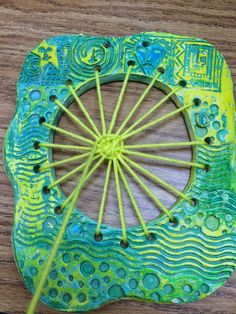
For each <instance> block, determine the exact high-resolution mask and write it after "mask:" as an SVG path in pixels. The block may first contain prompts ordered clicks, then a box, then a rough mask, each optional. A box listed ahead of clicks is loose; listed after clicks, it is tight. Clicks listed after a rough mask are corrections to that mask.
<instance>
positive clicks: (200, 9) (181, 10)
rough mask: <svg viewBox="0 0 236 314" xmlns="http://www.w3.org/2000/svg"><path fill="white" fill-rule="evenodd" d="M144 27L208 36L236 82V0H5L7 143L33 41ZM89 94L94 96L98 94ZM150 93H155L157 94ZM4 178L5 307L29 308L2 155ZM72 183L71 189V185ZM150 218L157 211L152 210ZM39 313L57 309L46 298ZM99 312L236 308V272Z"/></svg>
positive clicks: (0, 231) (1, 62)
mask: <svg viewBox="0 0 236 314" xmlns="http://www.w3.org/2000/svg"><path fill="white" fill-rule="evenodd" d="M143 31H163V32H170V33H178V34H182V35H189V36H196V37H200V38H204V39H206V40H208V41H209V42H211V43H213V44H214V45H215V46H216V47H217V48H218V49H219V50H220V51H221V52H222V53H223V55H224V57H225V58H226V61H227V62H228V64H229V67H230V70H231V73H232V77H233V80H234V82H235V81H236V1H235V0H233V1H223V0H220V1H219V0H215V1H211V0H205V1H188V0H173V1H151V0H141V1H135V0H129V1H122V0H117V1H111V0H110V1H109V0H101V1H96V0H87V1H84V0H80V1H76V0H70V1H65V0H49V1H47V0H38V1H33V0H15V1H13V0H0V81H1V87H0V141H1V146H2V141H3V138H4V135H5V132H6V130H7V127H8V125H9V122H10V120H11V118H12V115H13V113H14V111H15V97H16V80H17V76H18V73H19V70H20V67H21V64H22V62H23V60H24V57H25V55H26V53H27V52H28V51H29V50H31V49H32V47H33V46H35V45H36V44H37V43H39V42H40V41H41V40H42V39H44V38H48V37H51V36H55V35H59V34H63V33H64V34H66V33H67V34H70V33H87V34H92V35H98V34H99V35H117V36H118V35H126V34H133V33H138V32H143ZM118 88H119V86H118V85H117V83H115V84H113V85H111V86H108V87H106V88H105V92H106V93H107V94H108V96H107V97H108V98H109V97H110V98H111V99H112V93H114V92H115V91H117V90H118ZM136 92H138V87H136V86H135V85H133V86H132V85H131V89H130V91H129V99H130V101H131V102H132V99H134V98H135V95H136ZM109 95H110V96H109ZM87 97H88V102H91V103H92V102H93V96H89V95H88V96H87ZM150 97H151V98H153V99H154V98H155V95H152V96H150ZM151 98H150V101H151ZM179 122H180V120H178V119H177V120H175V121H174V122H173V123H174V124H173V125H172V131H175V130H176V131H177V130H178V131H179V133H178V134H179V138H185V137H186V131H185V130H184V129H183V130H182V129H181V128H180V127H179ZM62 123H63V121H62ZM64 123H66V122H64ZM173 133H175V132H173ZM186 156H187V157H186ZM186 156H185V157H186V158H188V157H189V151H186ZM166 171H172V178H173V171H174V170H173V168H172V169H171V170H166ZM166 176H167V177H168V173H167V174H166ZM186 176H188V173H183V174H182V178H183V180H184V179H186ZM0 182H1V185H0V187H1V190H0V313H12V314H13V313H14V314H17V313H25V309H26V306H27V303H28V302H29V300H30V298H31V296H30V294H29V292H28V291H27V290H26V288H25V287H24V285H23V284H22V281H21V279H20V277H19V274H18V272H17V269H16V266H15V262H14V258H13V254H12V246H11V228H12V222H13V204H14V202H13V192H12V188H11V186H10V183H9V180H8V179H7V177H6V175H5V173H4V169H3V161H2V159H1V161H0ZM175 183H176V182H175ZM182 183H183V182H182ZM185 183H186V182H184V184H185ZM178 184H179V185H181V182H179V183H178V182H177V185H178ZM179 187H180V188H183V187H181V186H179ZM65 189H70V186H67V187H65ZM95 192H96V191H95ZM163 197H164V196H163ZM88 214H91V213H88ZM146 218H152V217H148V215H147V217H146ZM116 219H118V218H117V217H116V215H115V214H114V215H113V218H112V219H111V220H110V221H108V222H110V223H113V224H116V223H117V221H116ZM129 223H130V224H133V223H134V221H132V217H129ZM37 313H40V314H49V313H56V312H55V311H52V310H50V309H48V308H47V307H46V306H44V305H42V304H40V306H39V307H38V311H37ZM93 313H97V314H98V313H103V314H108V313H113V314H118V313H124V314H125V313H127V314H131V313H136V314H141V313H142V314H149V313H154V314H156V313H171V314H172V313H186V314H187V313H204V314H205V313H236V273H235V274H234V275H233V276H232V277H231V278H230V279H229V280H228V281H227V283H226V284H225V286H224V287H222V288H220V289H219V290H218V291H216V292H215V293H214V294H213V295H212V296H210V297H208V298H207V299H205V300H203V301H199V302H197V303H192V304H182V305H160V304H149V303H141V302H134V301H122V302H116V303H113V304H109V305H105V306H103V307H102V308H101V309H99V310H97V311H94V312H93Z"/></svg>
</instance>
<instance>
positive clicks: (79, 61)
mask: <svg viewBox="0 0 236 314" xmlns="http://www.w3.org/2000/svg"><path fill="white" fill-rule="evenodd" d="M119 54H120V49H119V45H118V43H117V41H116V42H115V41H114V40H112V39H109V41H106V40H105V39H104V38H102V37H101V38H96V37H91V38H86V37H83V38H81V37H79V38H78V39H77V40H76V41H75V43H74V45H73V47H72V54H71V59H70V63H71V72H72V74H71V76H72V77H75V78H78V77H94V68H95V67H96V66H99V67H101V71H102V72H103V73H105V72H108V71H112V70H113V69H114V68H115V67H117V66H118V65H119V63H120V58H119Z"/></svg>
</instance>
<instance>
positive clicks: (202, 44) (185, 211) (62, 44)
mask: <svg viewBox="0 0 236 314" xmlns="http://www.w3.org/2000/svg"><path fill="white" fill-rule="evenodd" d="M143 42H148V45H147V44H143ZM107 43H108V44H107ZM129 60H133V61H135V65H134V66H133V68H132V73H131V79H132V80H135V81H140V82H145V83H148V82H150V80H151V79H152V77H153V76H155V74H156V70H157V68H158V67H163V68H165V69H166V71H165V73H164V74H163V75H161V76H160V78H159V79H158V81H157V84H156V86H157V87H160V88H161V89H163V90H164V91H166V92H167V91H169V90H170V89H173V88H175V87H177V86H178V84H179V81H180V80H186V81H187V86H186V87H185V88H182V89H180V90H179V91H177V92H176V94H175V96H174V100H175V102H176V104H177V106H182V105H183V104H188V103H189V104H192V106H191V107H189V108H187V109H186V111H185V113H184V116H185V120H186V123H187V126H188V130H189V132H190V135H191V138H192V140H204V138H208V137H209V138H211V139H212V140H213V143H212V144H210V145H207V144H206V145H198V146H197V147H196V149H195V151H194V161H195V162H198V163H203V164H207V165H209V166H210V171H208V172H207V171H205V170H204V169H196V168H193V170H192V175H191V180H190V182H189V184H188V186H187V188H186V190H185V194H186V195H187V196H189V197H190V198H194V199H196V200H197V202H196V204H195V205H194V204H193V205H189V203H187V202H186V201H185V200H184V199H182V198H179V199H178V201H177V202H176V204H175V205H174V206H173V207H172V208H171V214H172V215H173V216H174V217H175V219H176V222H177V223H175V224H170V223H169V218H168V216H167V215H164V214H163V215H161V216H160V217H158V218H156V219H155V220H153V221H150V222H148V223H147V226H148V230H149V231H150V232H152V233H153V234H154V236H155V237H154V239H153V241H150V240H148V239H146V237H145V235H144V233H143V230H142V228H141V226H137V227H132V228H129V229H128V232H127V236H128V239H129V247H128V248H126V249H124V248H122V247H121V246H120V239H121V230H119V229H115V228H111V227H108V226H106V225H102V229H101V231H102V234H103V239H102V241H100V242H97V241H95V239H94V233H95V231H96V226H97V223H96V222H95V221H93V220H91V219H90V218H88V217H87V216H85V215H84V214H83V209H81V211H80V210H74V212H73V215H72V217H71V221H70V223H69V224H68V226H67V228H66V233H65V235H64V240H63V242H62V243H61V245H60V249H59V251H58V254H57V256H56V258H55V260H54V263H53V265H52V269H51V271H50V274H49V276H48V279H47V282H46V284H45V287H44V290H43V294H42V296H41V301H42V302H43V303H45V304H47V305H49V306H51V307H53V308H55V309H58V310H63V311H71V312H73V311H88V310H91V309H94V308H97V307H99V306H101V305H102V304H104V303H107V302H111V301H114V300H117V299H123V298H130V299H140V300H147V301H152V302H172V303H182V302H192V301H196V300H199V299H202V298H204V297H206V296H207V295H209V294H211V293H212V292H214V291H215V290H216V289H217V288H219V287H220V286H222V285H223V284H224V283H225V281H226V280H227V279H228V278H229V276H230V275H231V274H232V272H233V270H234V269H235V267H236V195H235V193H236V190H235V189H236V184H235V182H236V180H235V178H236V177H235V176H236V175H235V130H234V111H235V108H234V101H233V93H232V81H231V77H230V73H229V70H228V67H227V64H226V62H225V60H224V58H223V57H222V55H221V54H220V53H219V52H218V51H217V50H216V49H215V48H214V47H213V46H212V45H210V44H209V43H208V42H206V41H204V40H201V39H196V38H191V37H184V36H178V35H171V34H165V33H143V34H138V35H133V36H129V37H118V38H113V37H112V38H104V37H90V36H84V35H64V36H59V37H54V38H50V39H47V40H43V41H42V42H41V44H40V45H38V46H37V47H35V48H34V49H33V50H32V51H31V52H30V53H29V54H28V55H27V57H26V59H25V62H24V64H23V67H22V70H21V73H20V77H19V81H18V84H17V109H16V113H15V115H14V118H13V120H12V122H11V124H10V127H9V129H8V132H7V135H6V138H5V145H4V157H5V166H6V171H7V173H8V175H9V177H10V179H11V182H12V185H13V187H14V193H15V216H14V227H13V245H14V252H15V257H16V262H17V266H18V268H19V271H20V274H21V276H22V278H23V280H24V282H25V284H26V286H27V288H28V289H29V290H30V291H31V292H32V293H34V291H35V287H36V285H37V282H38V280H39V277H40V273H41V272H42V271H43V267H44V263H45V260H46V259H47V255H48V254H49V252H50V248H51V246H52V244H53V241H54V239H55V237H56V235H57V233H58V230H59V228H60V225H61V223H62V219H63V214H62V215H57V214H55V212H54V209H55V207H57V206H59V205H61V204H62V203H63V201H64V200H65V198H66V197H65V195H64V194H63V192H62V191H61V189H60V186H56V187H54V188H53V189H51V191H50V193H49V194H44V193H43V187H44V186H48V185H50V184H51V183H52V182H53V181H55V180H56V178H55V172H54V170H53V169H48V170H47V171H44V172H39V173H35V171H34V166H35V165H41V166H42V165H44V164H47V163H48V162H50V161H51V160H52V152H51V150H50V149H48V148H43V147H41V148H40V149H35V147H34V143H35V142H50V141H51V142H52V141H53V134H52V132H51V131H50V130H49V129H48V128H46V127H45V126H43V125H41V124H40V123H39V119H40V118H41V117H44V118H45V119H46V121H47V122H48V123H51V124H55V125H56V124H57V122H58V119H59V116H60V112H59V111H60V110H59V108H58V106H56V105H55V103H53V102H52V101H50V100H49V97H50V95H56V96H57V97H58V99H60V101H61V102H62V103H64V104H66V105H69V104H70V102H71V100H72V97H71V95H70V93H69V91H68V88H67V85H66V81H67V80H68V79H70V80H72V81H73V84H74V86H76V90H77V93H78V94H81V93H84V92H85V91H87V90H88V89H89V88H92V87H94V86H95V79H94V67H95V66H97V65H99V66H100V67H101V72H100V75H101V80H102V83H107V82H111V81H116V80H123V79H124V77H125V73H126V72H127V67H128V66H127V62H128V61H129ZM196 98H198V99H200V104H199V105H196V103H194V99H196ZM111 141H113V142H114V139H113V138H112V139H111ZM100 144H101V143H100ZM104 147H105V146H104V143H102V144H101V145H100V148H99V149H100V150H101V154H105V155H106V154H107V150H106V149H105V148H104ZM118 148H119V147H118ZM113 153H114V152H113ZM115 153H119V151H115ZM108 155H109V153H108Z"/></svg>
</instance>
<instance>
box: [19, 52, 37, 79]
mask: <svg viewBox="0 0 236 314" xmlns="http://www.w3.org/2000/svg"><path fill="white" fill-rule="evenodd" d="M40 74H41V68H40V57H39V56H37V55H35V54H34V53H30V54H29V55H28V56H27V58H26V60H25V64H24V67H23V68H22V72H21V76H20V82H22V83H29V82H35V81H37V80H39V77H40Z"/></svg>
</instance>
